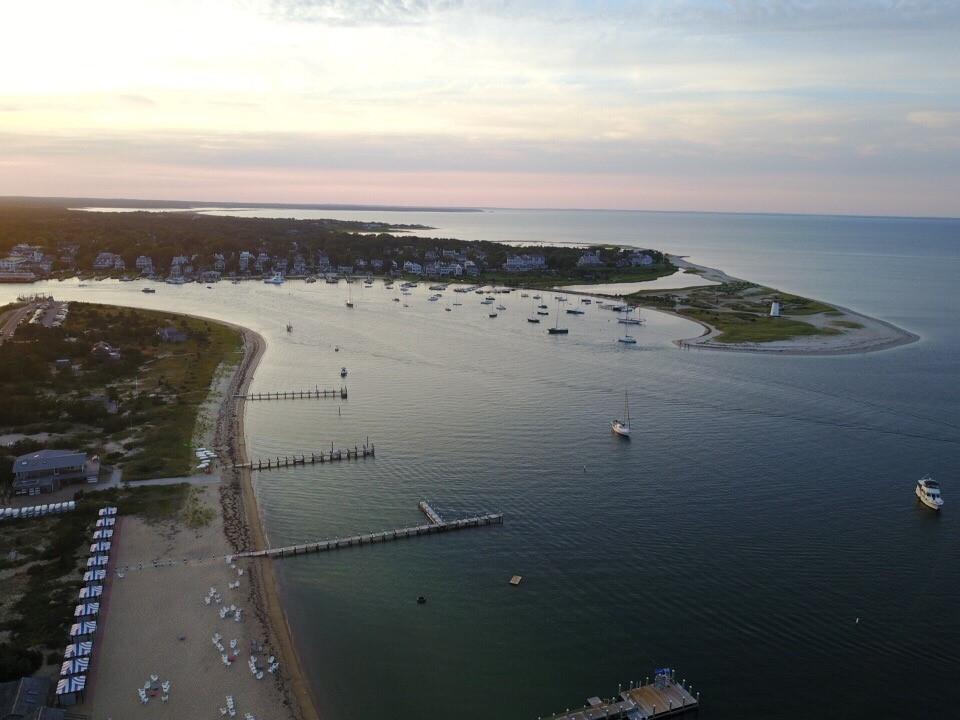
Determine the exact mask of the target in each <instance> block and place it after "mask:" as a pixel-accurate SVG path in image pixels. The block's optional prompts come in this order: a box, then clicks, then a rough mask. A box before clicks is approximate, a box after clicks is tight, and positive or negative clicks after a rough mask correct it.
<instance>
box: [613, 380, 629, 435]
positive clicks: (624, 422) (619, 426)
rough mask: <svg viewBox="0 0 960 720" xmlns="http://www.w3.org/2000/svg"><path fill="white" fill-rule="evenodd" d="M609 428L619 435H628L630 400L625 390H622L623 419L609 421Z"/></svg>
mask: <svg viewBox="0 0 960 720" xmlns="http://www.w3.org/2000/svg"><path fill="white" fill-rule="evenodd" d="M610 429H611V430H613V432H615V433H616V434H617V435H619V436H620V437H625V438H629V437H630V402H629V399H628V398H627V391H626V390H624V391H623V419H620V420H614V421H613V422H612V423H610Z"/></svg>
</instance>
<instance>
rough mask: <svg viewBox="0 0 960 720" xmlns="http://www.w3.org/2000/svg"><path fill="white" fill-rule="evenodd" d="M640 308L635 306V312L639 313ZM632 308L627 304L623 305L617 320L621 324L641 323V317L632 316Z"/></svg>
mask: <svg viewBox="0 0 960 720" xmlns="http://www.w3.org/2000/svg"><path fill="white" fill-rule="evenodd" d="M639 310H640V308H637V314H638V315H639ZM632 313H633V308H632V307H630V306H629V305H625V306H624V307H623V317H622V318H619V319H618V320H617V322H618V323H620V324H621V325H643V318H641V317H633V316H632Z"/></svg>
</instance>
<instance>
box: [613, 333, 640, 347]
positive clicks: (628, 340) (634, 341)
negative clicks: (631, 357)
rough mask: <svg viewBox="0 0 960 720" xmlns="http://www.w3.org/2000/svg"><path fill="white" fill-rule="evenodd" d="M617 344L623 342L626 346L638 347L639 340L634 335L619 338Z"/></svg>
mask: <svg viewBox="0 0 960 720" xmlns="http://www.w3.org/2000/svg"><path fill="white" fill-rule="evenodd" d="M617 342H622V343H624V344H625V345H636V344H637V339H636V338H635V337H633V335H624V336H623V337H622V338H617Z"/></svg>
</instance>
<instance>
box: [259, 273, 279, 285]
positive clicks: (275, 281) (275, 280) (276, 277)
mask: <svg viewBox="0 0 960 720" xmlns="http://www.w3.org/2000/svg"><path fill="white" fill-rule="evenodd" d="M263 282H265V283H266V284H267V285H283V275H282V274H281V273H274V274H273V277H269V278H266V279H265V280H264V281H263Z"/></svg>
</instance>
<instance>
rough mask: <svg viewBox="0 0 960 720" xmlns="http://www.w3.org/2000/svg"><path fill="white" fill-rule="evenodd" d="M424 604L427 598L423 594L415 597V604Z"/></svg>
mask: <svg viewBox="0 0 960 720" xmlns="http://www.w3.org/2000/svg"><path fill="white" fill-rule="evenodd" d="M426 604H427V599H426V598H425V597H424V596H423V595H421V596H419V597H418V598H417V605H426Z"/></svg>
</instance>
